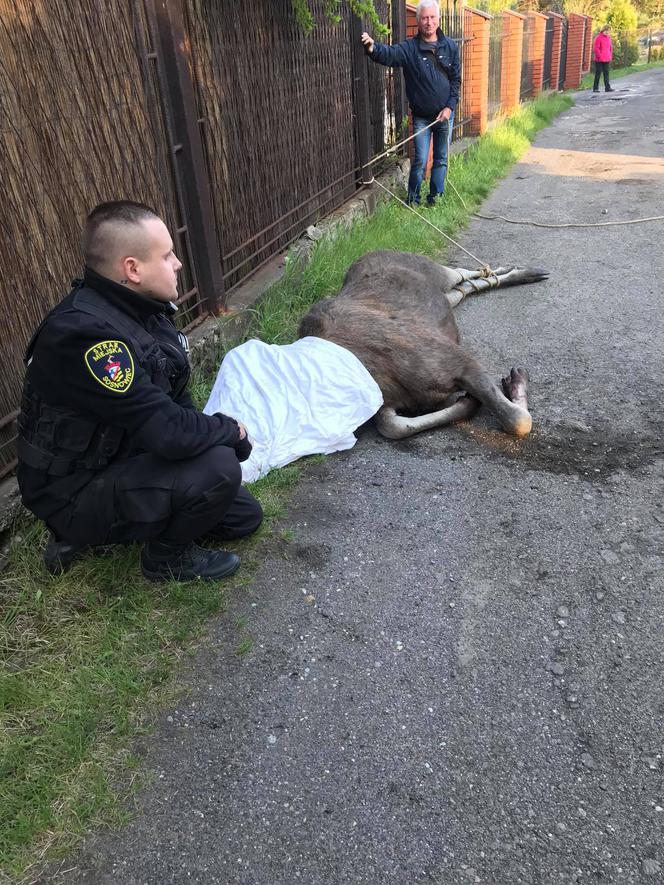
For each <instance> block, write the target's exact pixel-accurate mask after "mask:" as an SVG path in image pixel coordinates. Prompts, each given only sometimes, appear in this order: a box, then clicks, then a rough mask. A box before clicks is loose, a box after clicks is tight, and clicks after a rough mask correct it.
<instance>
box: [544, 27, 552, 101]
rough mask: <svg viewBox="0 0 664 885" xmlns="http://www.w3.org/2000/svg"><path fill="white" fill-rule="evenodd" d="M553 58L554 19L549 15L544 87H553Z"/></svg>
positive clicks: (545, 48)
mask: <svg viewBox="0 0 664 885" xmlns="http://www.w3.org/2000/svg"><path fill="white" fill-rule="evenodd" d="M552 59H553V19H552V18H551V17H548V18H547V20H546V26H545V29H544V67H543V70H542V89H551V61H552Z"/></svg>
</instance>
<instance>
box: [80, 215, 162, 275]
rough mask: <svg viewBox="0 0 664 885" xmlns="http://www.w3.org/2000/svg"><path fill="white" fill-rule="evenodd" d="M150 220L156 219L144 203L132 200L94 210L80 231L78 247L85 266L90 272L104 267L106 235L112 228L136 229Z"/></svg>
mask: <svg viewBox="0 0 664 885" xmlns="http://www.w3.org/2000/svg"><path fill="white" fill-rule="evenodd" d="M151 218H159V215H157V213H156V212H155V211H154V209H152V208H151V207H150V206H146V205H145V203H135V202H134V201H133V200H112V201H110V202H108V203H100V204H99V205H98V206H95V208H94V209H93V210H92V212H90V214H89V215H88V217H87V218H86V219H85V226H84V227H83V236H82V239H81V246H82V251H83V259H84V260H85V263H86V264H87V265H88V267H92V268H101V267H104V265H105V264H106V262H107V261H108V259H109V246H110V241H109V235H110V236H112V231H113V228H115V229H116V230H117V228H118V227H126V226H128V225H138V224H140V223H141V222H142V221H148V220H149V219H151ZM109 224H110V226H108V227H106V230H105V231H102V228H103V227H104V226H105V225H109Z"/></svg>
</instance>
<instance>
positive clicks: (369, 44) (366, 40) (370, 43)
mask: <svg viewBox="0 0 664 885" xmlns="http://www.w3.org/2000/svg"><path fill="white" fill-rule="evenodd" d="M360 40H361V41H362V45H363V46H364V48H365V49H366V50H367V52H368V53H369V55H371V53H372V52H373V48H374V40H373V38H371V37H370V36H369V35H368V34H367V32H366V31H365V32H364V34H362V36H361V37H360Z"/></svg>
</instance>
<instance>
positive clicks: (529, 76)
mask: <svg viewBox="0 0 664 885" xmlns="http://www.w3.org/2000/svg"><path fill="white" fill-rule="evenodd" d="M534 39H535V19H534V18H530V17H528V18H527V19H526V20H525V22H524V23H523V50H522V55H521V89H520V91H519V98H520V100H521V101H523V100H524V98H530V96H531V95H532V94H533V60H532V58H531V53H532V44H533V41H534Z"/></svg>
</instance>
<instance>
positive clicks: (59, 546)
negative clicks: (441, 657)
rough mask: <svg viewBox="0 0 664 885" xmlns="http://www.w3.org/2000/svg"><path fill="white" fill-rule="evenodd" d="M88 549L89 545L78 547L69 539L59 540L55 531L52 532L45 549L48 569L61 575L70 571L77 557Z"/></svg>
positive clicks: (45, 562)
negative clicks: (68, 540)
mask: <svg viewBox="0 0 664 885" xmlns="http://www.w3.org/2000/svg"><path fill="white" fill-rule="evenodd" d="M87 549H88V548H87V547H78V546H76V544H70V543H68V542H67V541H58V540H57V539H56V537H55V535H54V534H53V532H50V533H49V536H48V543H47V545H46V550H44V565H45V566H46V571H47V572H50V574H52V575H61V574H62V573H63V572H66V571H68V570H69V569H70V568H71V565H72V563H73V562H74V560H75V559H76V557H77V556H80V554H81V553H84V552H85V551H86V550H87Z"/></svg>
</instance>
